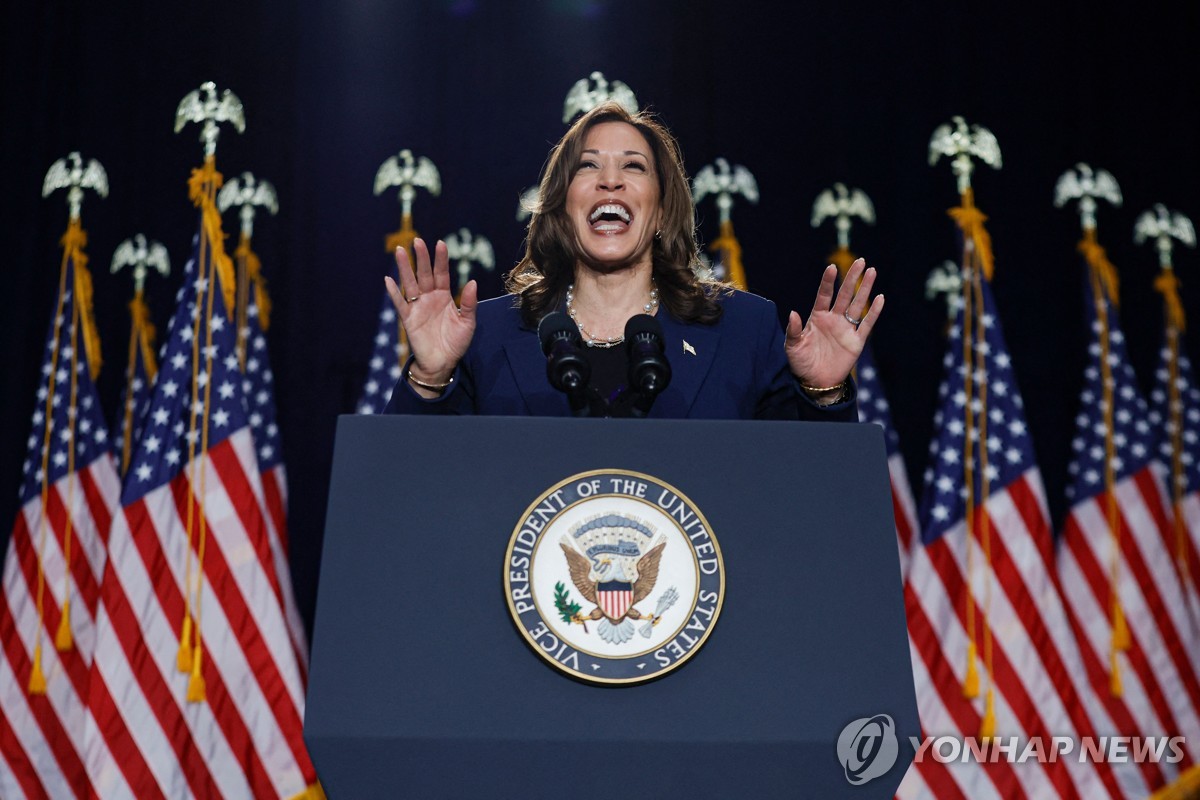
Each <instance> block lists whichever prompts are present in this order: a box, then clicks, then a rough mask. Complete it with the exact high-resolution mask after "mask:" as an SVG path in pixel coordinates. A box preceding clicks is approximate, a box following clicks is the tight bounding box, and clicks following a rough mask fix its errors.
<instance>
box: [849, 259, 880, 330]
mask: <svg viewBox="0 0 1200 800" xmlns="http://www.w3.org/2000/svg"><path fill="white" fill-rule="evenodd" d="M876 275H877V273H876V271H875V268H874V267H871V268H870V269H868V270H867V271H866V272H864V273H863V278H862V283H860V284H859V285H858V291H857V292H855V294H854V299H853V300H851V301H850V307H849V308H847V309H846V316H848V317H850V318H851V319H862V315H863V312H864V311H866V309H867V304H868V303H870V302H871V287H872V286H874V285H875V277H876Z"/></svg>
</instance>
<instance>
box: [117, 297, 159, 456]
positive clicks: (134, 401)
mask: <svg viewBox="0 0 1200 800" xmlns="http://www.w3.org/2000/svg"><path fill="white" fill-rule="evenodd" d="M129 316H130V320H131V329H130V332H129V363H128V365H127V366H126V368H125V386H124V388H123V389H122V390H121V406H120V410H119V411H118V412H117V413H118V416H117V418H116V420H114V421H113V427H112V429H113V430H114V431H116V432H117V435H116V441H115V444H114V451H115V452H116V454H117V458H118V459H119V463H120V467H121V475H122V476H124V475H125V473H126V472H128V471H129V459H130V458H132V457H133V452H134V450H135V449H136V448H137V442H138V439H140V438H141V436H142V424H143V417H145V414H146V409H147V407H149V405H150V392H151V389H153V387H154V377H155V376H156V375H157V374H158V364H157V363H156V361H155V358H154V326H153V325H152V324H151V322H150V309H149V308H147V307H146V301H145V300H143V299H142V296H141V294H140V293H139V294H138V295H137V296H135V297H134V299H133V300H131V301H130V303H129Z"/></svg>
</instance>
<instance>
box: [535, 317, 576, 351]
mask: <svg viewBox="0 0 1200 800" xmlns="http://www.w3.org/2000/svg"><path fill="white" fill-rule="evenodd" d="M564 338H566V339H567V341H569V342H570V343H571V344H572V345H574V346H575V347H580V346H582V345H583V338H582V337H581V336H580V335H579V326H578V325H576V324H575V320H573V319H571V318H570V317H569V316H567V315H566V314H564V313H563V312H562V311H554V312H551V313H549V314H547V315H546V316H544V317H542V321H541V322H539V323H538V339H539V340H540V341H541V343H542V353H543V354H544V355H550V348H551V347H553V346H554V343H555V342H556V341H560V340H562V339H564Z"/></svg>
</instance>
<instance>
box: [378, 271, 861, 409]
mask: <svg viewBox="0 0 1200 800" xmlns="http://www.w3.org/2000/svg"><path fill="white" fill-rule="evenodd" d="M720 302H721V304H722V306H723V309H724V313H723V314H722V316H721V319H720V320H719V321H718V322H717V323H716V324H714V325H701V324H688V323H684V322H680V321H679V320H677V319H675V318H674V317H672V316H671V315H670V314H669V313H666V309H665V308H663V309H661V310H660V312H659V314H658V316H657V319H658V320H659V321H660V322H661V323H662V326H663V335H664V345H665V349H666V355H667V360H668V361H669V362H670V363H671V383H670V385H668V386H667V388H666V389H665V390H664V391H663V393H662V394H661V395H659V396H658V399H657V400H656V401H655V402H654V406H653V408H652V409H651V411H650V417H652V418H673V419H682V418H690V419H805V420H825V421H855V420H857V419H858V414H857V407H856V403H855V392H854V388H853V386H851V387H850V390H849V392H848V394H847V397H846V399H844V400H843V401H842V402H840V403H837V404H836V405H832V406H825V407H821V406H818V405H816V404H815V403H813V402H812V401H811V400H810V399H809V398H808V396H807V395H805V394H804V392H802V391H801V390H800V388H799V385H798V383H797V382H796V380H795V378H794V377H793V376H792V374H791V372H790V371H789V369H788V364H787V358H786V356H785V355H784V351H783V329H782V328H781V327H780V325H779V318H778V317H777V316H776V313H775V304H774V303H772V302H771V301H769V300H764V299H763V298H761V297H758V296H756V295H752V294H748V293H746V292H735V293H733V294H732V295H727V296H723V297H722V298H721V299H720ZM476 321H477V325H476V329H475V336H474V338H473V339H472V341H471V345H470V347H469V348H468V350H467V354H466V356H465V357H464V358H463V360H462V361H461V362H460V363H459V366H458V369H456V370H455V373H454V383H453V384H452V385H451V386H450V388H449V389H447V390H446V392H445V393H444V394H443V395H442V396H441V397H438V398H436V399H433V400H427V399H425V398H423V397H421V396H420V395H418V394H417V393H416V392H414V391H413V390H412V387H411V386H410V385H409V384H408V381H407V377H408V366H409V365H405V367H404V371H403V373H402V374H401V376H400V380H399V382H398V383H397V385H396V388H395V389H394V390H393V391H392V397H391V400H389V401H388V405H387V408H386V409H385V413H393V414H396V413H399V414H505V415H510V416H530V415H536V416H548V417H554V416H570V414H571V410H570V407H569V406H568V405H567V398H566V395H564V394H563V393H562V392H559V391H557V390H555V389H554V387H552V386H551V385H550V382H549V380H548V379H547V377H546V357H545V356H544V355H542V350H541V346H540V343H539V342H538V336H537V331H536V330H534V329H533V328H530V327H528V326H526V325H525V324H523V323H522V321H521V313H520V310H519V309H518V308H517V307H516V305H515V303H514V298H513V296H512V295H506V296H504V297H499V298H496V299H493V300H486V301H484V302H482V303H480V304H479V307H478V309H477V310H476ZM410 363H411V362H410Z"/></svg>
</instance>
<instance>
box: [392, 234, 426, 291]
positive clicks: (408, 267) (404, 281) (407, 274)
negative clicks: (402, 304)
mask: <svg viewBox="0 0 1200 800" xmlns="http://www.w3.org/2000/svg"><path fill="white" fill-rule="evenodd" d="M396 268H397V269H398V270H399V271H400V297H401V299H402V300H406V301H407V300H408V298H410V297H419V296H420V295H421V290H420V289H419V288H418V287H417V276H416V275H414V274H413V269H412V264H410V263H409V260H408V251H407V250H405V249H404V248H403V247H397V248H396Z"/></svg>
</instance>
